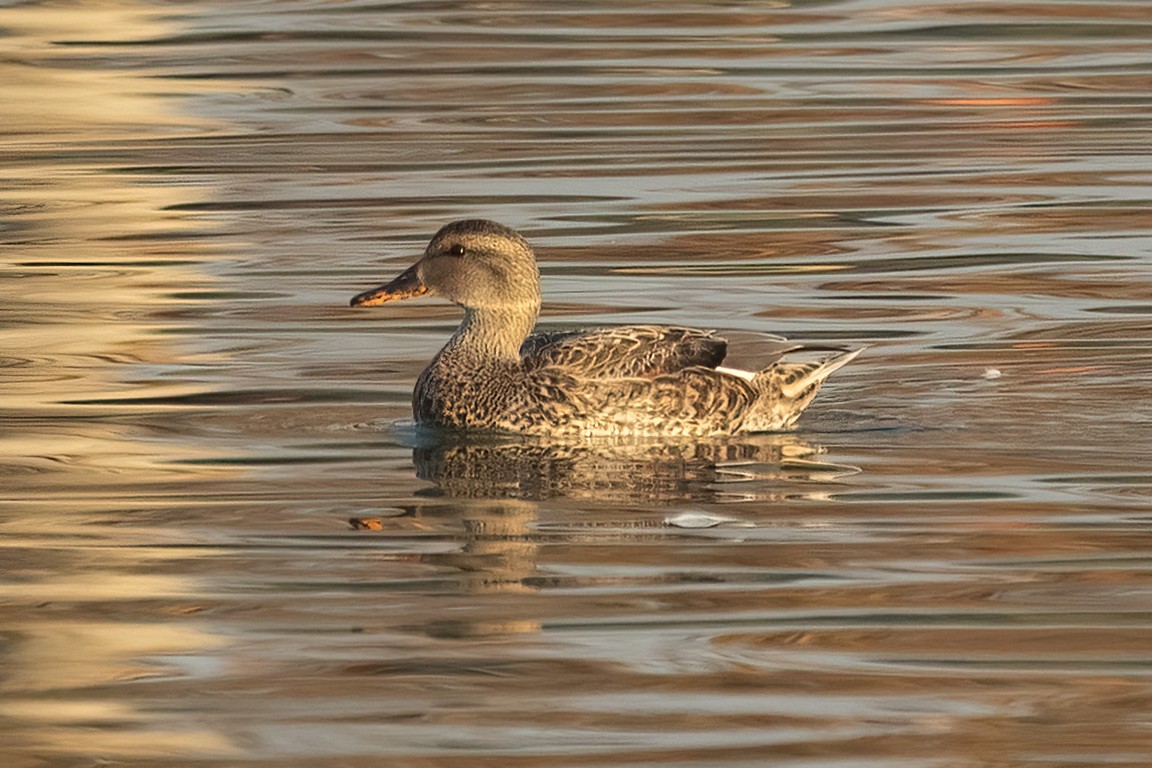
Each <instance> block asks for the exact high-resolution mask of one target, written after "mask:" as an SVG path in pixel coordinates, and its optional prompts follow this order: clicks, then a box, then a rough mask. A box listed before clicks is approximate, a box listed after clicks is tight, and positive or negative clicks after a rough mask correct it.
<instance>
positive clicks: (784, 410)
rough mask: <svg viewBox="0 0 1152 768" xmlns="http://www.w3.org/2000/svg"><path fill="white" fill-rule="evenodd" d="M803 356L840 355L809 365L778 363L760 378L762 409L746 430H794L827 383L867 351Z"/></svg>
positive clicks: (812, 349) (816, 349)
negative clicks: (828, 379)
mask: <svg viewBox="0 0 1152 768" xmlns="http://www.w3.org/2000/svg"><path fill="white" fill-rule="evenodd" d="M802 351H803V352H823V351H831V352H836V354H835V355H833V356H832V357H826V358H824V359H822V360H813V361H808V362H797V363H789V362H783V361H781V362H777V363H776V364H774V365H772V366H770V367H768V368H765V369H764V370H762V371H760V372H759V373H757V374H756V378H755V379H754V382H755V383H756V384H757V385H759V389H760V393H761V394H760V398H759V407H758V408H756V412H755V413H753V414H752V417H751V418H750V419H749V420H748V423H747V424H746V425H745V429H748V430H749V431H754V432H762V431H769V430H777V429H786V428H788V427H790V426H792V425H793V424H794V423H795V422H796V419H797V418H798V417H799V416H800V414H801V412H803V410H804V409H805V408H806V407H807V406H808V404H809V403H810V402H812V398H814V397H816V393H817V392H818V391H819V389H820V385H821V384H822V383H824V380H825V379H827V378H828V377H829V376H831V375H832V374H833V373H835V372H836V371H838V370H840V369H841V368H843V367H844V366H845V365H847V364H848V363H850V362H852V361H853V360H855V359H856V356H857V355H859V354H860V353H861V352H863V351H864V348H863V347H861V348H859V349H844V348H843V347H808V346H806V347H804V348H803V350H802Z"/></svg>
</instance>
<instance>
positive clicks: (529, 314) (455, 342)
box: [441, 304, 540, 362]
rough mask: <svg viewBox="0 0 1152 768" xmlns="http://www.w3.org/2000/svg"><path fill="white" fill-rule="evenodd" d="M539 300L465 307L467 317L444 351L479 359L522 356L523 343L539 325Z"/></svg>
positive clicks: (502, 358) (510, 359)
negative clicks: (497, 306)
mask: <svg viewBox="0 0 1152 768" xmlns="http://www.w3.org/2000/svg"><path fill="white" fill-rule="evenodd" d="M539 312H540V307H539V305H538V304H525V305H519V306H512V307H499V308H491V307H488V308H484V309H469V308H466V309H465V310H464V320H463V321H461V323H460V327H459V328H457V329H456V333H454V334H452V338H451V339H449V340H448V344H447V345H445V347H444V349H443V350H442V351H441V355H447V356H451V357H453V358H456V357H462V358H467V359H470V360H475V361H478V362H479V361H490V360H506V361H517V360H519V359H520V345H521V344H523V343H524V339H526V338H528V334H530V333H531V332H532V328H533V327H535V325H536V317H537V315H538V314H539Z"/></svg>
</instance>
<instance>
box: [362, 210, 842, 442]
mask: <svg viewBox="0 0 1152 768" xmlns="http://www.w3.org/2000/svg"><path fill="white" fill-rule="evenodd" d="M426 294H427V295H436V296H443V297H444V298H446V299H448V300H450V301H452V302H454V303H456V304H458V305H460V306H461V307H463V309H464V319H463V320H462V321H461V323H460V327H458V328H457V329H456V332H455V333H454V334H452V338H451V339H449V340H448V343H447V344H446V345H445V346H444V348H443V349H441V350H440V352H439V353H437V355H436V356H435V357H434V358H433V359H432V362H431V363H430V364H429V365H428V367H427V368H425V369H424V372H423V373H421V374H420V377H419V378H418V379H417V380H416V388H415V390H414V391H413V393H412V411H413V415H414V416H415V418H416V421H417V422H418V423H420V424H426V425H430V426H434V427H440V428H445V429H451V430H468V431H499V432H514V433H521V434H534V435H545V436H549V435H553V436H562V435H584V436H594V435H617V436H623V435H684V436H712V435H731V434H738V433H746V432H765V431H771V430H780V429H786V428H788V427H790V426H792V425H793V424H794V423H795V421H796V418H797V417H798V416H799V415H800V412H801V411H803V410H804V408H805V406H807V405H808V403H809V402H811V400H812V398H813V397H815V396H816V391H817V390H818V389H819V388H820V384H821V383H822V382H823V381H824V379H826V378H827V377H828V375H829V374H831V373H832V372H833V371H835V370H837V369H838V368H840V367H842V366H843V365H845V364H846V363H848V362H849V361H850V360H852V359H853V358H854V357H856V355H858V354H859V353H860V352H861V351H862V350H859V349H856V350H847V349H839V348H805V347H799V346H795V347H791V348H787V349H785V350H783V351H781V352H780V353H778V354H776V356H775V357H774V358H773V359H772V360H770V361H769V364H768V365H767V367H765V368H763V369H762V370H760V371H757V372H752V371H742V370H736V369H733V368H724V367H721V366H720V363H721V361H723V359H724V355H725V354H726V352H727V346H728V344H727V342H726V341H725V340H724V339H722V338H720V337H718V336H716V335H715V334H714V333H712V332H711V331H701V330H696V329H693V328H677V327H666V326H656V325H628V326H620V327H615V328H603V329H596V330H583V331H558V332H543V333H533V332H532V331H533V328H534V327H535V325H536V319H537V317H538V316H539V314H540V272H539V270H538V269H537V266H536V256H535V254H534V253H533V252H532V247H531V246H530V245H528V242H527V241H526V240H525V239H524V238H523V237H521V236H520V235H519V234H518V233H517V232H515V231H514V230H512V229H510V228H508V227H505V226H503V225H501V224H497V223H496V222H493V221H486V220H483V219H470V220H466V221H457V222H453V223H451V224H448V225H446V226H444V227H443V228H442V229H441V230H440V231H439V232H437V233H436V236H435V237H433V238H432V241H431V242H430V243H429V244H428V247H427V248H426V249H425V251H424V255H423V256H422V257H421V258H420V260H419V261H417V262H416V263H415V264H413V265H412V266H411V267H409V268H408V269H406V270H405V271H404V272H402V273H401V274H400V275H399V276H398V277H396V279H394V280H392V282H390V283H388V284H386V285H383V286H380V287H379V288H374V289H372V290H370V291H365V292H364V293H361V294H359V295H357V296H355V297H354V298H353V299H352V302H351V304H352V306H360V307H368V306H375V305H377V304H385V303H387V302H390V301H396V300H399V299H407V298H411V297H414V296H423V295H426ZM806 349H807V350H809V351H811V350H812V349H817V350H819V351H832V352H833V353H834V354H833V355H832V356H831V357H827V358H826V359H823V360H820V361H817V362H786V361H784V360H783V359H781V358H782V357H783V356H784V355H785V354H787V353H790V352H796V351H803V350H806Z"/></svg>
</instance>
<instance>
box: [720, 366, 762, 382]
mask: <svg viewBox="0 0 1152 768" xmlns="http://www.w3.org/2000/svg"><path fill="white" fill-rule="evenodd" d="M716 372H717V373H726V374H728V375H729V376H736V377H739V378H741V379H744V381H752V379H754V378H756V373H755V371H742V370H740V369H739V368H722V367H720V366H716Z"/></svg>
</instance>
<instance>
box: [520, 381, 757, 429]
mask: <svg viewBox="0 0 1152 768" xmlns="http://www.w3.org/2000/svg"><path fill="white" fill-rule="evenodd" d="M520 393H521V394H522V395H523V396H524V397H526V398H528V399H529V400H530V401H531V404H532V405H531V407H530V408H525V409H524V410H525V412H531V413H532V415H533V417H534V418H533V419H532V420H530V422H529V423H523V422H518V423H516V424H512V425H510V428H511V429H513V430H514V431H535V432H540V433H546V434H549V435H553V436H554V435H559V434H563V433H566V432H570V433H578V434H584V435H609V436H613V435H614V436H620V435H656V434H661V435H680V436H705V435H727V434H732V433H734V432H738V431H740V430H741V429H742V426H743V423H744V421H745V420H746V419H747V418H748V416H749V415H750V414H751V413H752V411H753V409H754V408H755V404H756V400H757V398H758V397H759V395H760V391H759V388H758V387H757V385H756V384H755V383H753V382H750V381H746V380H745V379H743V378H741V377H738V376H730V375H726V374H724V373H721V372H720V371H717V370H715V369H713V368H706V367H704V366H689V367H687V368H684V369H682V370H679V371H675V372H673V373H662V374H657V375H654V376H644V377H640V376H630V377H596V378H591V377H580V378H578V377H576V376H573V375H572V374H571V373H570V372H569V371H567V370H565V369H562V368H558V367H554V366H548V367H544V368H538V369H536V370H534V371H530V372H529V373H528V374H527V375H526V376H525V386H524V387H523V388H521V390H520ZM541 427H542V428H541Z"/></svg>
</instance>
